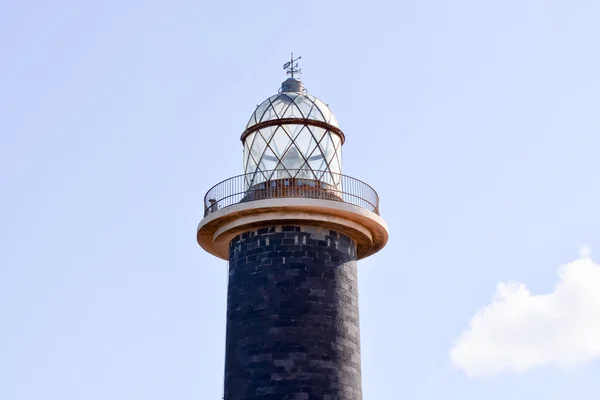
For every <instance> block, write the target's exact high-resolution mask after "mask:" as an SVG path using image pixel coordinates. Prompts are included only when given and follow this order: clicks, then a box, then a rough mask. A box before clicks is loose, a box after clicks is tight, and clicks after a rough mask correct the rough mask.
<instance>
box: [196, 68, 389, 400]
mask: <svg viewBox="0 0 600 400" xmlns="http://www.w3.org/2000/svg"><path fill="white" fill-rule="evenodd" d="M284 68H285V69H286V70H287V73H288V75H290V76H289V78H288V79H286V80H285V81H284V82H283V83H282V85H281V88H280V89H279V90H278V92H277V93H276V94H274V95H273V96H271V97H269V98H267V99H266V100H265V101H263V102H262V103H261V104H260V105H258V106H257V108H256V109H255V110H254V112H253V113H252V115H251V116H250V119H249V121H248V124H247V125H246V127H245V128H244V129H241V130H242V133H241V142H242V145H243V171H240V172H241V174H240V175H238V176H234V177H231V178H228V179H225V180H223V181H222V182H220V183H217V184H216V185H214V186H213V187H212V188H210V189H209V190H208V192H207V193H206V195H205V197H204V217H203V219H202V220H201V221H200V224H199V225H198V229H197V240H198V244H199V245H200V246H201V247H202V248H203V249H204V250H205V251H207V252H209V253H210V254H212V255H214V256H216V257H218V258H221V259H223V260H227V262H228V270H229V277H228V287H227V325H226V341H225V374H224V375H225V376H224V400H242V399H244V400H246V399H253V400H259V399H260V400H262V399H265V400H266V399H277V400H279V399H294V400H312V399H322V400H338V399H339V400H342V399H344V400H360V399H362V388H361V385H362V384H361V358H360V329H359V310H358V281H357V261H358V260H360V259H363V258H365V257H368V256H370V255H372V254H374V253H376V252H377V251H379V250H381V249H382V248H383V247H384V246H385V244H386V242H387V239H388V230H387V225H386V223H385V221H384V220H383V219H382V217H381V216H380V209H379V197H378V195H377V192H376V191H375V190H374V189H373V188H372V187H371V186H369V184H367V183H365V182H363V181H361V180H359V179H357V178H354V177H350V176H347V175H344V174H343V171H342V149H343V146H344V143H345V141H346V136H345V135H344V132H343V131H342V130H341V128H340V124H339V123H338V120H337V119H336V117H335V116H334V114H333V112H332V111H331V109H330V108H329V106H328V105H327V104H326V103H324V102H323V101H321V100H320V99H318V98H317V97H315V96H313V95H312V94H310V93H309V92H308V91H307V89H306V88H305V87H304V84H303V82H302V81H301V80H300V79H298V77H297V75H298V73H299V72H300V71H299V69H298V63H297V59H294V58H293V56H292V59H291V60H290V62H288V63H286V64H285V65H284ZM348 95H350V93H348ZM348 139H349V140H351V137H349V138H348ZM221 150H222V151H226V150H227V149H219V151H221ZM348 162H360V161H359V160H348Z"/></svg>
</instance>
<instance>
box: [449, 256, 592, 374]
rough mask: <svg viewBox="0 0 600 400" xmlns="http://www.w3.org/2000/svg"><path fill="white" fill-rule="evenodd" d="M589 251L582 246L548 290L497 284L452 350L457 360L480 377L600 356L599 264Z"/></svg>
mask: <svg viewBox="0 0 600 400" xmlns="http://www.w3.org/2000/svg"><path fill="white" fill-rule="evenodd" d="M590 256H591V254H590V249H589V248H588V247H587V246H584V247H582V248H581V250H580V256H579V259H577V260H575V261H573V262H571V263H569V264H567V265H564V266H561V267H560V268H559V270H558V277H559V282H558V283H557V284H556V286H555V288H554V291H552V292H551V293H548V294H543V295H535V294H532V293H530V292H529V290H528V289H527V287H526V286H525V285H524V284H521V283H500V284H498V286H497V289H496V294H495V296H494V299H493V301H492V303H491V304H490V305H488V306H485V307H483V308H482V309H480V310H479V311H477V312H476V314H475V315H474V316H473V317H472V318H471V320H470V321H469V327H468V328H467V329H466V330H465V331H464V332H463V333H462V334H461V335H460V337H459V338H458V340H457V341H456V343H455V345H454V347H453V348H452V349H451V350H450V358H451V360H452V362H453V364H454V365H455V366H457V367H458V368H460V369H461V370H463V371H464V372H465V373H466V374H467V375H468V376H471V377H475V376H490V375H494V374H497V373H499V372H501V371H516V372H519V373H522V372H525V371H528V370H530V369H532V368H536V367H542V366H548V365H554V366H558V367H559V368H564V369H569V368H571V367H574V366H576V365H580V364H583V363H586V362H588V361H591V360H593V359H594V358H597V357H600V265H598V264H596V263H595V262H594V261H593V260H592V259H591V257H590Z"/></svg>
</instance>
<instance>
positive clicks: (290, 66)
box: [283, 53, 302, 78]
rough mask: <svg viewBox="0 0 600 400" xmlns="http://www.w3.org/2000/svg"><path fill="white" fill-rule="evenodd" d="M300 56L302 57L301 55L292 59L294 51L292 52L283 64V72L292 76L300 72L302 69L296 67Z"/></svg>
mask: <svg viewBox="0 0 600 400" xmlns="http://www.w3.org/2000/svg"><path fill="white" fill-rule="evenodd" d="M301 58H302V56H300V57H298V58H296V59H295V60H294V53H292V56H291V57H290V61H288V62H286V63H285V64H283V69H285V73H286V74H288V75H291V77H292V78H293V77H294V74H301V73H302V69H301V68H298V63H297V61H298V60H299V59H301Z"/></svg>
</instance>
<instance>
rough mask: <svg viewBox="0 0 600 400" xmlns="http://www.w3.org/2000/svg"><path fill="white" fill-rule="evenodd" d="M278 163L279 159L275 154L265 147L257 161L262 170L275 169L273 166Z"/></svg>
mask: <svg viewBox="0 0 600 400" xmlns="http://www.w3.org/2000/svg"><path fill="white" fill-rule="evenodd" d="M278 163H279V159H278V158H277V157H276V156H275V154H274V153H273V151H272V150H271V149H270V148H269V147H267V148H266V149H265V152H264V153H263V155H262V157H261V159H260V161H259V162H258V168H260V169H261V170H262V171H268V170H271V169H275V166H276V165H277V164H278Z"/></svg>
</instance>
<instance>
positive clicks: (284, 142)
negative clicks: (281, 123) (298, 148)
mask: <svg viewBox="0 0 600 400" xmlns="http://www.w3.org/2000/svg"><path fill="white" fill-rule="evenodd" d="M291 143H292V140H291V139H290V137H289V136H288V134H287V133H286V132H285V130H284V129H277V131H276V132H275V135H274V136H273V138H272V139H271V142H270V143H269V145H270V146H271V149H273V151H274V152H275V155H276V156H277V158H278V159H281V158H282V156H283V154H284V153H285V151H286V150H287V149H288V147H289V145H290V144H291Z"/></svg>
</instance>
